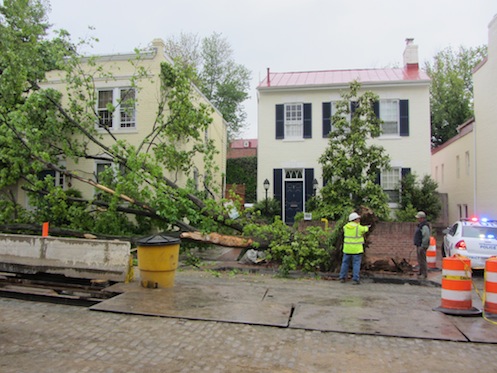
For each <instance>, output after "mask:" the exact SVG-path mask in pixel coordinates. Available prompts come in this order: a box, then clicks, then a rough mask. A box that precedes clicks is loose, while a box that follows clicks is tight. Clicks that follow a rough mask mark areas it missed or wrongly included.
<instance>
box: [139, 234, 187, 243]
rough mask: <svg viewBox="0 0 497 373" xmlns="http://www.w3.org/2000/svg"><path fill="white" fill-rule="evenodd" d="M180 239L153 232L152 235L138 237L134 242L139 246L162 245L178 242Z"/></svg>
mask: <svg viewBox="0 0 497 373" xmlns="http://www.w3.org/2000/svg"><path fill="white" fill-rule="evenodd" d="M180 242H181V240H180V239H179V238H176V237H171V236H166V235H165V234H161V233H159V234H154V235H153V236H148V237H143V238H140V239H139V240H138V241H136V243H137V244H138V245H141V246H163V245H174V244H178V243H180Z"/></svg>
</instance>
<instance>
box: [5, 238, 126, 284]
mask: <svg viewBox="0 0 497 373" xmlns="http://www.w3.org/2000/svg"><path fill="white" fill-rule="evenodd" d="M130 248H131V245H130V243H129V242H125V241H117V240H114V241H109V240H87V239H77V238H62V237H40V236H29V235H11V234H0V271H4V272H17V273H30V274H35V273H51V274H62V275H65V276H67V277H76V278H90V279H107V280H111V281H124V280H125V279H126V276H127V273H128V270H129V260H130Z"/></svg>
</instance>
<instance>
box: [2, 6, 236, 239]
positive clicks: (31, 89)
mask: <svg viewBox="0 0 497 373" xmlns="http://www.w3.org/2000/svg"><path fill="white" fill-rule="evenodd" d="M0 17H1V18H0V22H1V23H0V40H1V42H0V74H1V75H0V145H1V146H0V165H1V169H0V190H1V191H2V193H1V199H0V205H1V206H0V207H1V211H0V217H1V221H2V223H4V224H5V223H33V222H40V221H43V220H45V218H46V219H47V220H50V221H51V222H54V224H55V225H60V226H63V227H65V228H68V229H74V230H76V231H78V230H86V231H89V232H95V233H106V234H115V235H124V234H128V235H132V234H139V233H144V232H149V231H150V230H151V229H152V228H153V227H155V228H158V229H162V230H166V229H171V228H173V227H176V228H179V229H180V230H182V231H193V232H197V231H203V232H212V231H217V232H220V233H225V232H226V233H233V232H241V231H242V228H243V227H242V225H241V224H240V223H239V222H237V221H234V220H232V219H231V218H230V217H229V214H228V213H229V211H228V210H226V208H224V206H223V204H222V203H219V201H215V200H214V199H213V198H211V197H212V195H213V194H215V193H216V191H217V192H218V194H219V188H220V187H221V185H218V184H219V183H216V181H215V180H213V177H212V175H213V174H214V173H215V172H216V171H217V170H216V165H215V162H214V161H213V159H214V154H215V153H216V151H217V150H216V149H215V147H214V144H213V142H212V141H211V140H207V139H206V138H205V131H206V129H207V128H208V126H209V125H210V123H211V121H212V118H211V114H212V108H211V107H210V106H209V105H207V104H203V103H202V102H201V101H199V100H198V92H197V90H196V88H195V87H194V86H193V85H192V84H191V81H192V77H193V71H192V70H191V69H189V68H184V67H182V66H181V65H180V64H177V65H175V64H170V63H166V62H164V63H162V65H161V68H160V70H161V71H160V75H159V77H158V79H160V94H159V95H158V98H157V107H156V115H155V118H154V124H153V127H152V130H151V131H150V133H147V134H144V135H143V136H142V141H141V143H139V144H132V143H130V142H128V141H126V140H123V138H122V137H121V138H119V137H117V136H115V135H114V134H113V133H112V131H111V130H110V129H108V127H106V126H99V127H100V131H99V130H98V128H97V127H98V126H97V125H96V124H97V123H99V120H101V117H100V116H99V113H98V112H97V110H96V107H97V99H98V97H97V96H96V93H95V91H96V89H95V81H96V80H97V79H100V80H104V79H105V80H106V81H112V80H113V79H114V77H113V76H112V74H110V73H109V71H106V70H105V69H103V68H102V66H100V65H99V64H98V61H97V60H96V59H93V58H83V57H82V56H80V55H79V54H78V52H77V49H78V47H80V44H78V45H76V44H74V43H73V42H71V40H70V37H69V35H68V33H67V32H65V31H59V32H58V33H57V35H56V36H55V37H53V38H48V36H47V33H48V30H49V25H48V23H47V19H46V14H45V8H44V6H43V4H42V2H41V1H38V0H30V1H26V0H25V1H22V0H6V1H4V2H3V5H2V6H1V7H0ZM80 43H86V42H83V41H82V42H80ZM129 64H130V65H131V66H132V68H133V69H134V71H135V73H134V74H133V76H132V77H130V78H129V85H130V86H131V89H132V90H134V91H136V92H139V91H140V90H141V89H142V86H141V85H142V84H144V82H146V81H147V80H149V79H155V78H154V77H150V76H149V72H148V71H147V69H146V68H145V67H143V64H141V54H140V51H137V53H136V58H134V59H133V60H130V61H129ZM83 65H84V66H86V67H88V66H89V67H90V69H88V68H86V69H85V68H84V67H83ZM53 71H58V72H59V74H60V76H61V79H63V81H64V83H65V88H64V91H63V92H62V91H61V90H56V89H52V88H50V87H48V88H47V87H46V86H45V85H44V82H45V79H46V76H47V74H49V73H50V72H53ZM136 101H137V100H136V98H135V96H134V95H130V97H126V96H124V97H122V98H121V101H120V102H118V105H117V106H113V105H111V104H108V105H107V110H108V111H109V112H110V113H112V112H114V111H116V110H118V111H119V110H120V111H122V112H126V109H127V108H128V107H133V106H134V105H135V104H136ZM102 129H104V130H106V133H103V134H102V131H101V130H102ZM104 137H105V139H104ZM109 139H110V140H111V141H109ZM185 144H188V146H184V145H185ZM199 157H200V158H201V159H202V162H203V165H204V167H203V169H204V172H203V174H202V175H200V176H201V178H202V185H203V189H202V190H200V191H199V190H198V188H195V187H194V186H193V177H192V175H193V173H194V166H195V164H194V161H193V160H194V159H199ZM99 159H100V160H102V161H106V162H107V161H110V162H111V163H112V165H114V166H115V167H114V166H113V167H108V168H107V169H106V170H105V171H103V172H101V173H100V174H99V178H98V179H96V178H95V177H91V176H84V175H82V174H81V173H79V172H78V171H75V170H74V169H70V168H68V167H65V166H64V164H65V163H66V162H73V163H74V164H78V162H80V161H82V160H99ZM47 171H48V172H47ZM51 172H52V175H53V174H54V173H55V174H56V175H62V176H63V177H65V178H67V179H70V180H78V182H80V183H86V184H89V185H91V186H92V187H94V188H95V189H96V190H97V193H95V198H93V199H91V200H85V199H84V198H82V195H81V193H80V192H79V191H78V190H75V189H69V190H62V189H61V188H58V187H56V186H55V185H56V184H57V182H56V180H54V178H53V177H52V176H47V177H40V175H45V176H46V175H48V174H50V173H51ZM178 173H184V174H185V175H189V176H190V179H191V182H187V183H186V185H184V186H183V187H179V185H178V184H177V182H176V180H175V179H174V178H171V177H168V176H167V175H175V174H178ZM19 186H22V188H24V189H25V190H26V191H28V192H29V195H30V201H29V202H30V205H31V206H32V207H41V208H35V209H32V211H28V210H23V209H22V208H20V205H19V203H18V201H17V200H16V198H17V195H16V190H17V188H18V187H19ZM216 188H218V189H217V190H216ZM129 214H133V215H134V216H136V219H135V221H133V222H131V221H130V220H129V219H127V216H128V215H129ZM42 219H43V220H42Z"/></svg>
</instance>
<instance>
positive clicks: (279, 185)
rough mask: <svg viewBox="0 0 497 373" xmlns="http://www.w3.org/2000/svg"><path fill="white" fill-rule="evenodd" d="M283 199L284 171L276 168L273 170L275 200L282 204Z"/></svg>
mask: <svg viewBox="0 0 497 373" xmlns="http://www.w3.org/2000/svg"><path fill="white" fill-rule="evenodd" d="M282 197H283V170H282V169H281V168H275V169H274V170H273V198H274V199H275V200H277V201H279V202H280V205H281V202H282V200H283V199H282Z"/></svg>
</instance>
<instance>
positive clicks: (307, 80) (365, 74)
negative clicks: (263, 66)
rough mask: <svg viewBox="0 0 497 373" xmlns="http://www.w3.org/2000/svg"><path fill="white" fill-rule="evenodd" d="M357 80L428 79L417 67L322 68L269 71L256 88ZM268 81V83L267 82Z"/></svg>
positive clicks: (328, 83)
mask: <svg viewBox="0 0 497 373" xmlns="http://www.w3.org/2000/svg"><path fill="white" fill-rule="evenodd" d="M354 80H357V81H358V82H360V83H362V84H368V83H369V84H372V83H392V82H408V81H418V82H422V81H426V82H428V81H430V78H429V76H428V74H426V72H424V71H423V70H420V69H418V68H417V67H408V68H396V69H392V68H389V69H358V70H324V71H301V72H284V73H274V72H270V73H269V82H268V76H266V77H265V78H264V79H263V80H262V82H260V84H259V87H258V88H270V87H280V88H282V87H295V86H312V85H344V84H349V83H350V82H352V81H354ZM268 83H269V84H268Z"/></svg>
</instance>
